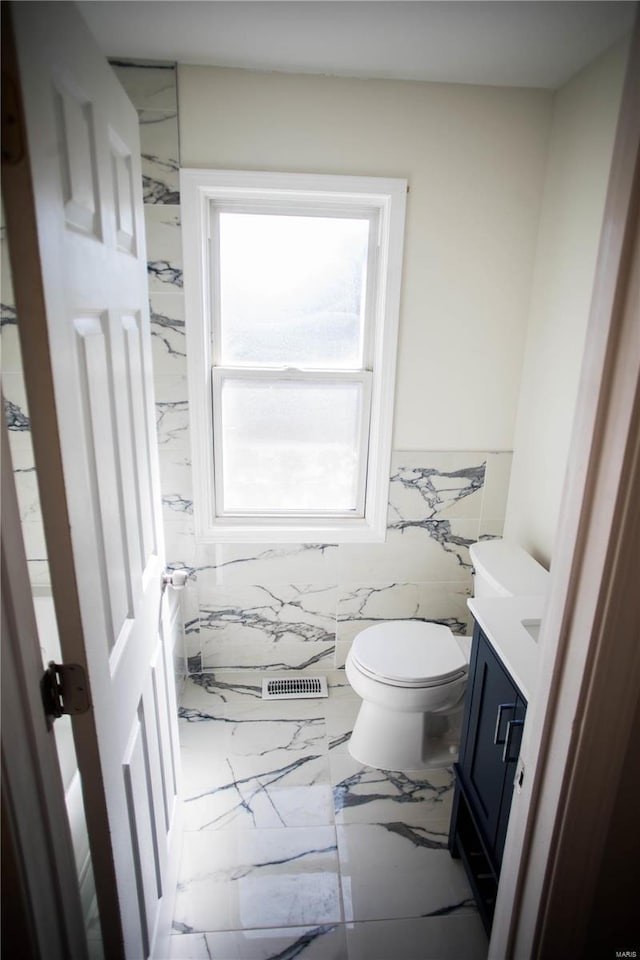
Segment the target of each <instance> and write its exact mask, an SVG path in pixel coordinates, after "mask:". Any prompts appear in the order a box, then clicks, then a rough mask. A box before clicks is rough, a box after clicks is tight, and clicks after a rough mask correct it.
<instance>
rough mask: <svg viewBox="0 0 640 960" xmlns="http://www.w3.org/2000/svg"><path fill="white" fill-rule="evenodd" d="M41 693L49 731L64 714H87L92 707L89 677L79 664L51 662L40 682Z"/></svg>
mask: <svg viewBox="0 0 640 960" xmlns="http://www.w3.org/2000/svg"><path fill="white" fill-rule="evenodd" d="M40 692H41V694H42V705H43V706H44V712H45V715H46V717H47V726H48V728H49V730H50V729H51V727H52V726H53V722H54V720H57V718H58V717H61V716H62V715H63V714H65V713H67V714H71V715H72V716H73V715H76V714H79V713H86V712H87V711H88V710H89V708H90V706H91V703H90V701H89V688H88V686H87V677H86V674H85V672H84V668H83V667H81V666H80V664H79V663H54V661H53V660H50V661H49V665H48V667H47V669H46V670H45V672H44V674H43V676H42V680H41V681H40Z"/></svg>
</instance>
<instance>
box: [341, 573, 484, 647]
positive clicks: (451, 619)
mask: <svg viewBox="0 0 640 960" xmlns="http://www.w3.org/2000/svg"><path fill="white" fill-rule="evenodd" d="M470 595H471V585H470V584H469V585H467V584H464V583H459V584H458V583H455V582H454V583H378V584H374V585H372V586H369V585H365V584H352V585H348V586H345V587H344V588H341V589H340V590H339V593H338V627H337V637H338V640H340V641H347V640H348V641H351V640H353V638H354V637H355V636H356V635H357V634H358V633H360V631H361V630H364V629H365V627H370V626H373V625H374V624H376V623H385V622H387V621H389V620H426V621H433V622H435V623H444V624H445V625H446V626H448V627H450V629H451V630H452V631H453V633H455V634H460V635H466V634H467V633H468V632H469V611H468V608H467V597H469V596H470Z"/></svg>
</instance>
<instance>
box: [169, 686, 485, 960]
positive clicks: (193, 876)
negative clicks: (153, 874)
mask: <svg viewBox="0 0 640 960" xmlns="http://www.w3.org/2000/svg"><path fill="white" fill-rule="evenodd" d="M328 681H329V697H328V698H327V699H315V700H273V701H263V700H262V699H261V677H260V676H258V675H257V674H255V675H254V674H251V673H243V674H224V673H218V674H217V675H214V674H201V675H198V676H195V677H191V678H189V679H188V680H187V683H186V688H185V691H184V694H183V696H182V701H181V707H180V721H179V722H180V737H181V750H182V765H183V793H184V798H185V803H184V813H185V833H184V839H183V852H182V861H181V866H180V875H179V882H178V892H177V897H176V907H175V915H174V922H173V935H172V937H171V952H170V957H171V960H176V958H182V960H200V958H207V960H294V958H297V957H300V958H302V960H484V958H485V957H486V952H487V940H486V937H485V934H484V930H483V928H482V924H481V921H480V919H479V916H478V913H477V911H476V908H475V904H474V901H473V898H472V895H471V891H470V889H469V885H468V883H467V880H466V876H465V874H464V870H463V867H462V865H461V863H460V862H459V861H454V860H452V858H451V857H450V856H449V852H448V850H447V833H448V825H449V817H450V811H451V801H452V795H453V777H452V771H451V769H450V768H447V767H440V768H434V769H429V770H427V771H421V772H416V773H406V772H403V773H398V772H392V771H381V770H374V769H372V768H370V767H365V766H363V765H362V764H359V763H357V762H356V761H355V760H353V759H352V757H351V756H350V754H349V752H348V740H349V736H350V732H351V729H352V727H353V723H354V720H355V717H356V714H357V710H358V706H359V703H360V701H359V699H358V697H357V696H356V695H355V694H354V693H353V691H352V690H351V688H350V686H349V684H348V681H347V679H346V676H345V674H344V671H336V672H335V673H332V674H329V675H328Z"/></svg>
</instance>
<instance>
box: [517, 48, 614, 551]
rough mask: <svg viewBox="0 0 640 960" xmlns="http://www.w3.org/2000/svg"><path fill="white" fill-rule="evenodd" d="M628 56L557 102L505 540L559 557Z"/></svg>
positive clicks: (581, 77)
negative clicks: (561, 517) (571, 447)
mask: <svg viewBox="0 0 640 960" xmlns="http://www.w3.org/2000/svg"><path fill="white" fill-rule="evenodd" d="M625 59H626V47H623V46H622V45H618V46H616V47H615V48H614V49H613V50H612V51H609V52H608V53H607V54H605V55H604V56H603V57H601V58H599V59H598V60H597V61H596V62H595V63H593V64H591V65H590V66H589V67H587V68H586V69H585V70H583V71H581V72H580V73H579V74H578V75H577V76H576V77H574V78H573V79H572V80H571V81H570V82H569V83H567V84H566V85H565V86H564V87H563V88H562V89H561V90H560V91H558V93H557V94H556V98H555V103H554V111H553V122H552V128H551V140H550V145H549V157H548V163H547V173H546V178H545V187H544V198H543V204H542V212H541V218H540V231H539V236H538V244H537V252H536V261H535V269H534V280H533V288H532V296H531V313H530V319H529V328H528V334H527V345H526V353H525V361H524V368H523V375H522V386H521V392H520V401H519V407H518V420H517V428H516V434H515V443H514V458H513V467H512V473H511V486H510V491H509V500H508V506H507V517H506V523H505V536H508V537H510V538H512V539H514V540H516V541H518V542H519V543H521V544H522V545H523V546H524V547H525V549H526V550H528V551H529V552H530V553H532V554H533V555H534V556H535V557H536V558H537V559H538V560H540V561H541V562H542V563H544V564H545V565H547V566H548V564H549V563H550V560H551V557H552V554H553V545H554V538H555V531H556V526H557V522H558V513H559V509H560V500H561V496H562V487H563V482H564V475H565V471H566V466H567V455H568V451H569V441H570V436H571V428H572V424H573V415H574V409H575V402H576V396H577V390H578V381H579V376H580V368H581V363H582V354H583V351H584V344H585V335H586V326H587V320H588V315H589V306H590V301H591V292H592V287H593V278H594V271H595V263H596V257H597V250H598V242H599V235H600V229H601V224H602V215H603V211H604V201H605V194H606V188H607V181H608V175H609V167H610V164H611V154H612V149H613V139H614V134H615V125H616V120H617V115H618V108H619V103H620V94H621V90H622V81H623V75H624V65H625Z"/></svg>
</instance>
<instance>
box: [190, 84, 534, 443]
mask: <svg viewBox="0 0 640 960" xmlns="http://www.w3.org/2000/svg"><path fill="white" fill-rule="evenodd" d="M178 90H179V116H180V154H181V165H182V166H183V167H209V168H215V167H218V168H222V169H225V168H231V169H261V170H284V171H291V172H303V173H305V172H308V173H335V174H364V175H373V176H393V177H406V178H408V180H409V183H410V194H409V197H408V208H407V231H406V245H405V262H404V280H403V299H402V307H401V326H400V343H399V361H398V373H397V387H396V410H395V428H394V440H393V444H394V447H395V448H396V449H404V450H487V449H497V450H504V449H511V447H512V444H513V431H514V424H515V411H516V404H517V397H518V391H519V386H520V374H521V368H522V358H523V350H524V343H525V336H526V322H527V316H528V305H529V295H530V290H531V277H532V266H533V262H534V253H535V244H536V236H537V227H538V217H539V210H540V202H541V196H542V188H543V181H544V170H545V158H546V148H547V141H548V132H549V124H550V118H551V107H552V96H551V95H550V94H549V93H546V92H542V91H531V90H529V91H526V90H515V89H499V88H489V87H471V86H461V85H446V84H423V83H405V82H399V81H378V80H364V81H363V80H355V79H341V78H332V77H314V76H302V75H288V74H278V73H254V72H251V71H244V70H233V69H222V68H212V67H189V66H180V67H179V83H178Z"/></svg>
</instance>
